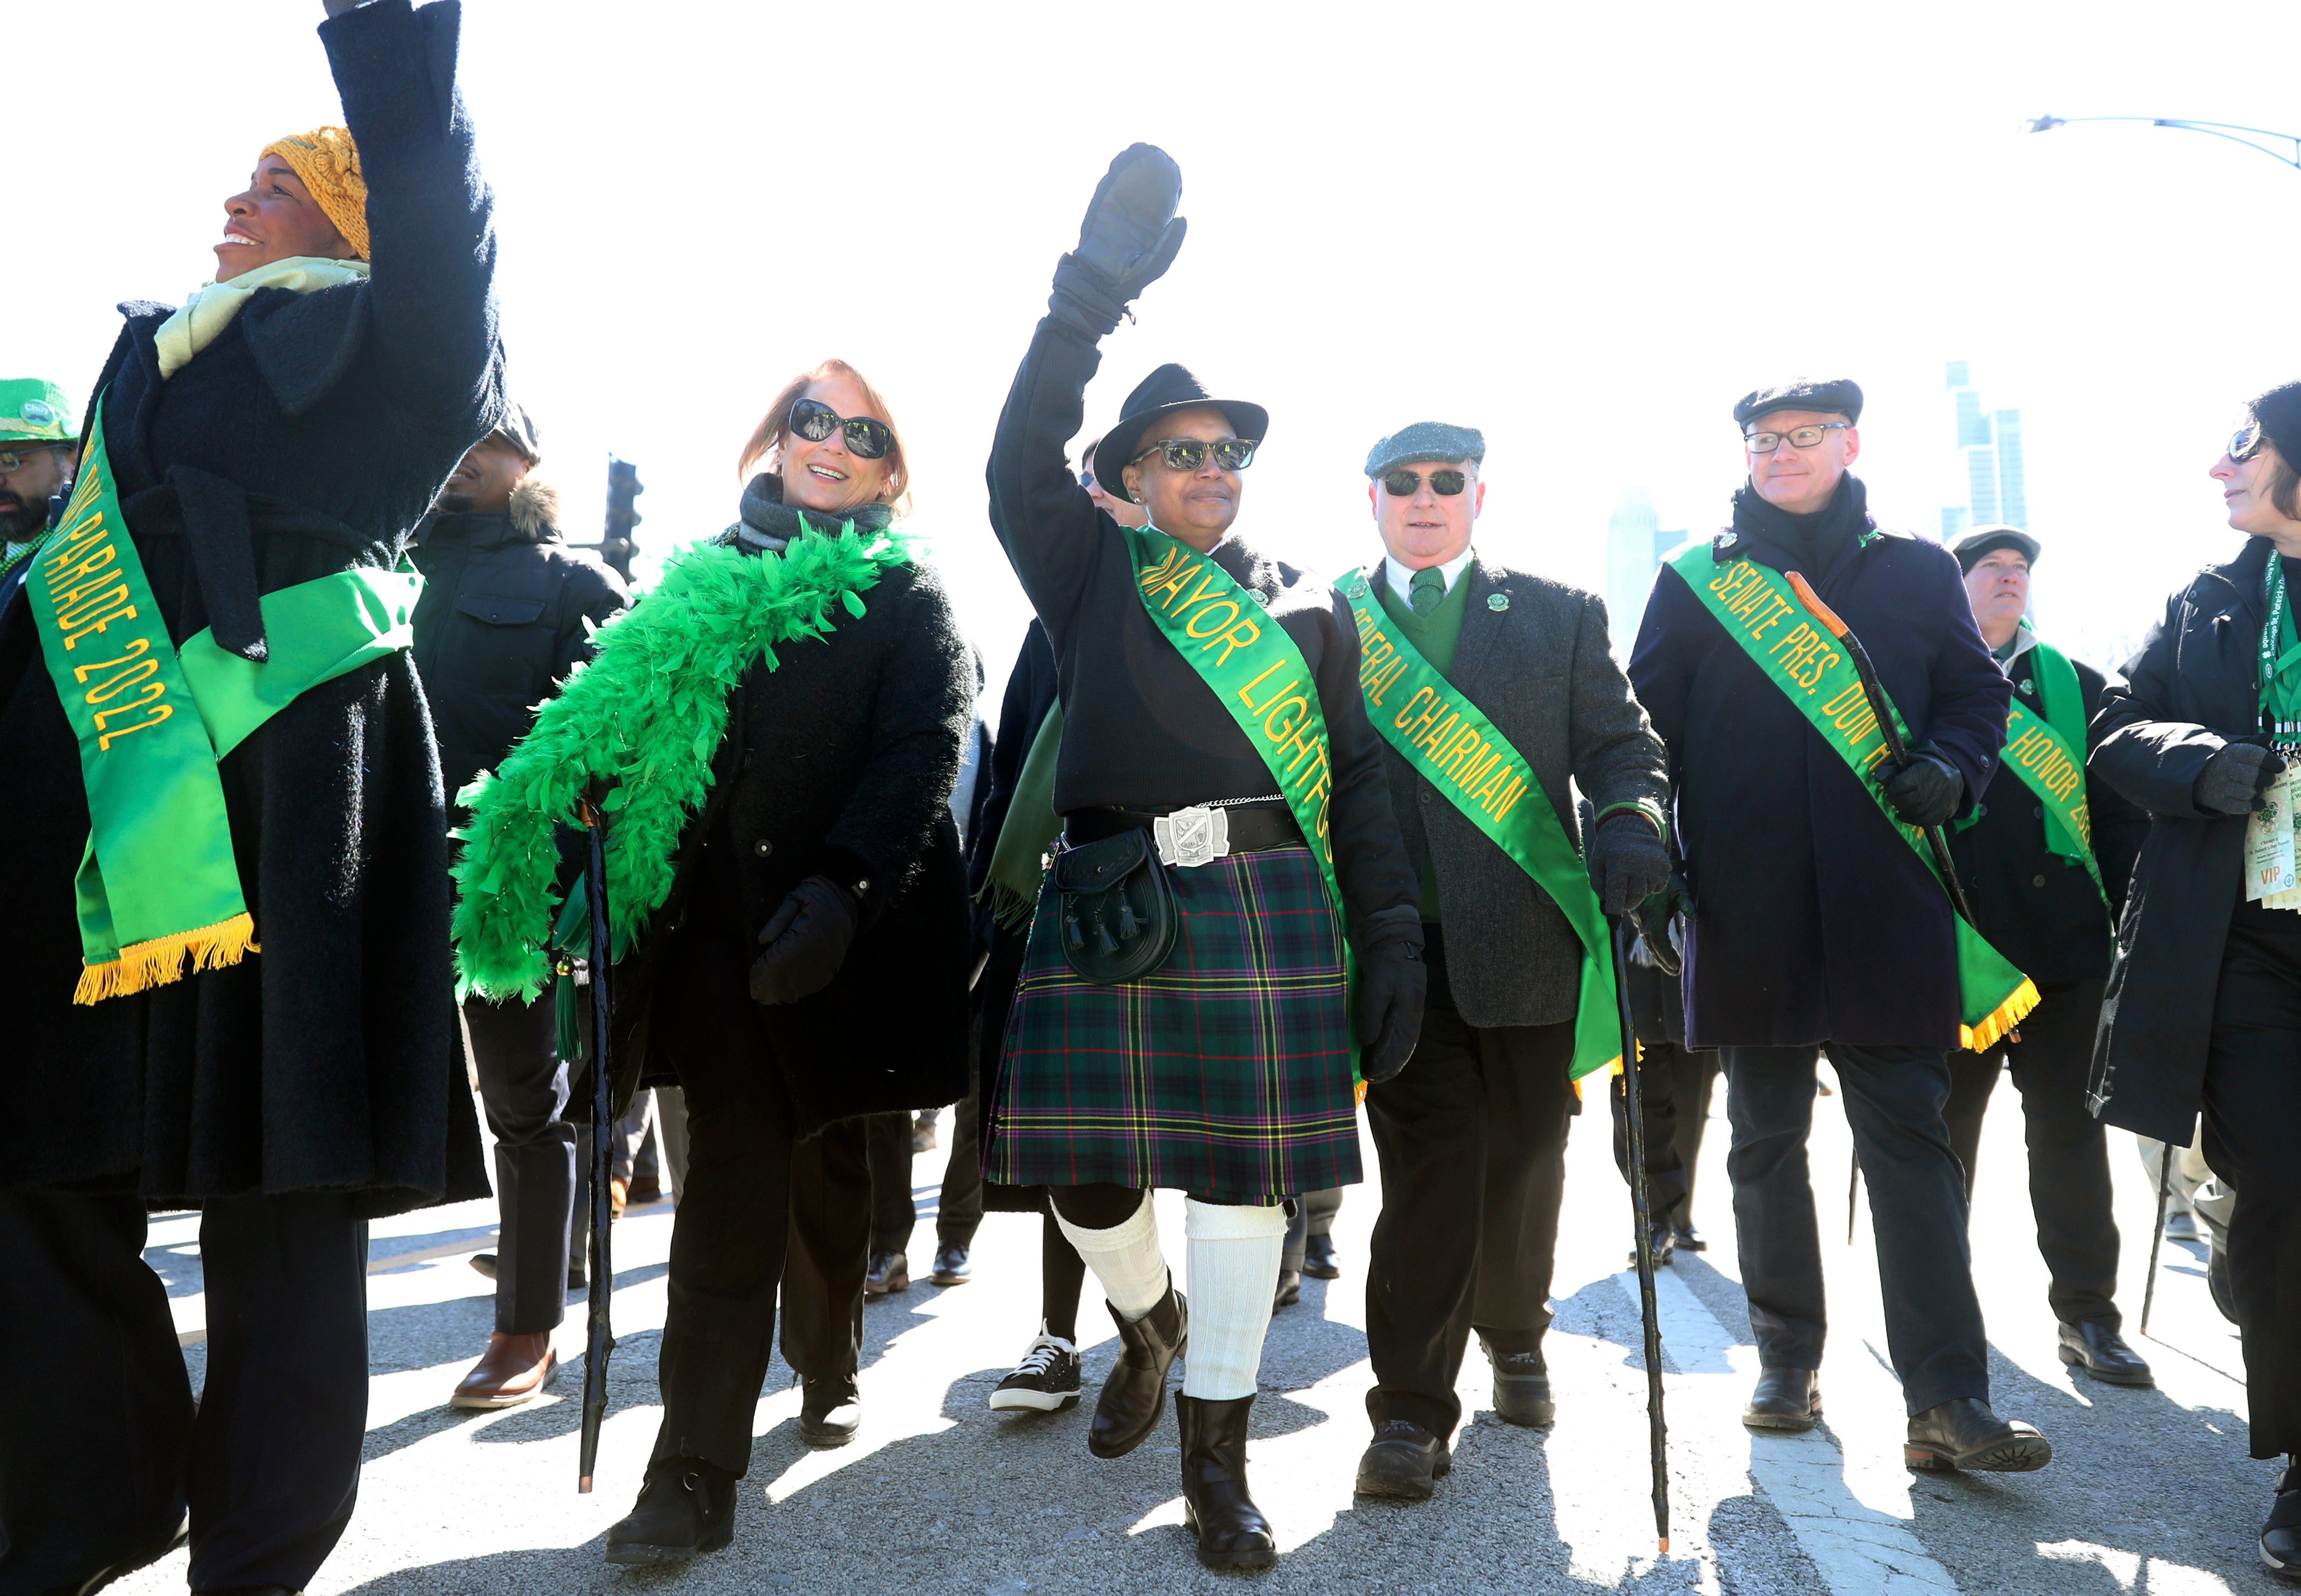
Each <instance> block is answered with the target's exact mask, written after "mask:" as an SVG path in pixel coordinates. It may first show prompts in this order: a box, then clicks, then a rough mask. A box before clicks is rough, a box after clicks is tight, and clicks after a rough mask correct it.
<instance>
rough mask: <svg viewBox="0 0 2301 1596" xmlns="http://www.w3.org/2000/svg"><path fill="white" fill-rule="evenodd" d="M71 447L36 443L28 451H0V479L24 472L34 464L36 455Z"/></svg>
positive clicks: (59, 444)
mask: <svg viewBox="0 0 2301 1596" xmlns="http://www.w3.org/2000/svg"><path fill="white" fill-rule="evenodd" d="M65 447H70V446H68V445H65V444H61V443H36V444H34V445H33V446H32V447H30V448H28V449H5V450H0V477H4V476H8V475H11V474H12V473H13V472H20V471H21V470H23V469H24V468H25V467H26V466H27V465H29V464H31V463H32V456H33V455H47V454H53V453H54V452H55V451H56V450H57V449H61V448H65Z"/></svg>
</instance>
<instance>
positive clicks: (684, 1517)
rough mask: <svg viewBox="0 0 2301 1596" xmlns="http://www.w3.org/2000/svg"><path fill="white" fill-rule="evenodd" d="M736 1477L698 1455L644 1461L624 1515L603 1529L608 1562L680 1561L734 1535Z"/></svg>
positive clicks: (722, 1543) (728, 1540)
mask: <svg viewBox="0 0 2301 1596" xmlns="http://www.w3.org/2000/svg"><path fill="white" fill-rule="evenodd" d="M737 1478H738V1476H737V1475H732V1474H729V1473H728V1472H727V1471H726V1470H725V1469H724V1468H721V1467H720V1466H718V1465H716V1464H715V1463H707V1462H705V1461H704V1460H703V1459H702V1458H658V1459H657V1461H655V1462H653V1463H650V1464H648V1472H647V1483H646V1484H644V1485H642V1486H640V1500H639V1501H638V1503H637V1505H635V1506H634V1507H633V1508H632V1510H631V1513H630V1515H629V1516H628V1517H625V1518H624V1519H623V1521H622V1522H620V1523H618V1524H617V1525H615V1527H614V1528H612V1529H610V1530H609V1531H608V1532H607V1561H609V1562H611V1563H683V1562H685V1561H686V1560H687V1559H688V1558H691V1557H696V1556H699V1555H700V1554H701V1553H704V1552H707V1551H716V1550H719V1549H720V1548H721V1547H723V1546H724V1545H726V1544H727V1542H730V1541H732V1540H733V1539H734V1538H735V1484H736V1481H737Z"/></svg>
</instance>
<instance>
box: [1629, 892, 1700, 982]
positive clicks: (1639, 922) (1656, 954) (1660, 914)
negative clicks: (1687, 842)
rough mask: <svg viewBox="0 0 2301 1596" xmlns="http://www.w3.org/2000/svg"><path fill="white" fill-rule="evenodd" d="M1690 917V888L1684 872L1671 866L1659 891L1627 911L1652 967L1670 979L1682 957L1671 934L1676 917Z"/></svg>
mask: <svg viewBox="0 0 2301 1596" xmlns="http://www.w3.org/2000/svg"><path fill="white" fill-rule="evenodd" d="M1693 917H1694V891H1693V889H1692V888H1690V887H1688V886H1687V885H1686V873H1685V872H1683V871H1681V870H1679V869H1678V868H1677V867H1676V866H1674V865H1673V866H1672V867H1671V869H1670V873H1669V880H1668V881H1666V882H1663V883H1662V886H1661V890H1660V891H1658V892H1655V893H1653V894H1652V895H1651V896H1649V897H1648V898H1646V900H1645V901H1644V903H1642V904H1640V905H1638V906H1637V907H1636V908H1634V909H1632V910H1631V911H1630V924H1631V925H1632V926H1633V927H1635V928H1636V931H1637V933H1638V940H1639V941H1640V942H1641V943H1642V944H1643V945H1644V948H1645V951H1646V957H1647V958H1648V959H1649V960H1651V961H1652V962H1653V967H1654V968H1655V969H1657V970H1660V971H1661V973H1663V974H1665V975H1667V976H1669V978H1670V979H1671V980H1673V981H1675V980H1677V979H1678V972H1679V971H1680V970H1681V969H1683V968H1684V967H1685V964H1686V960H1685V958H1684V957H1683V956H1682V955H1681V954H1680V953H1679V951H1678V943H1677V942H1676V941H1675V940H1673V939H1672V936H1671V933H1672V932H1673V931H1675V930H1676V928H1677V925H1678V921H1679V920H1680V919H1687V920H1690V919H1692V918H1693Z"/></svg>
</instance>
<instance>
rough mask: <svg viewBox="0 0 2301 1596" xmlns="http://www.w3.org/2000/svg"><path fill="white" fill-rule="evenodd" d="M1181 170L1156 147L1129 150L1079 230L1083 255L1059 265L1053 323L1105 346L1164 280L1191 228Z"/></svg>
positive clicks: (1106, 177)
mask: <svg viewBox="0 0 2301 1596" xmlns="http://www.w3.org/2000/svg"><path fill="white" fill-rule="evenodd" d="M1182 203H1183V169H1182V168H1181V167H1179V166H1177V165H1176V164H1175V158H1174V157H1173V156H1172V155H1168V154H1167V152H1166V151H1165V150H1162V149H1160V148H1159V146H1157V145H1155V144H1131V145H1129V146H1126V148H1125V149H1124V150H1122V151H1121V152H1119V155H1118V158H1117V160H1115V161H1113V162H1111V163H1110V170H1109V171H1106V172H1105V173H1103V175H1102V181H1101V182H1100V183H1098V184H1096V185H1095V190H1094V197H1093V198H1092V199H1091V200H1089V201H1088V202H1087V207H1086V217H1085V219H1084V221H1081V222H1080V223H1079V241H1078V247H1077V248H1076V249H1075V250H1073V251H1072V252H1071V253H1070V254H1068V255H1065V256H1063V258H1062V259H1061V260H1060V261H1059V262H1058V263H1056V266H1055V291H1054V293H1053V294H1052V295H1051V296H1050V297H1049V298H1048V300H1047V309H1048V310H1049V311H1050V312H1051V313H1053V314H1054V316H1055V319H1056V320H1058V321H1059V322H1064V323H1066V324H1067V325H1068V326H1070V327H1072V328H1075V329H1076V330H1078V331H1080V332H1083V333H1084V334H1085V335H1086V336H1087V337H1088V338H1090V339H1093V338H1101V337H1103V336H1104V335H1105V334H1106V333H1108V332H1109V331H1110V330H1112V329H1113V328H1115V327H1117V325H1118V319H1119V317H1121V316H1122V315H1124V314H1125V313H1126V306H1127V305H1128V303H1129V302H1130V301H1132V300H1133V299H1134V297H1135V296H1137V295H1139V294H1140V293H1142V290H1143V289H1144V288H1149V287H1150V286H1151V284H1152V283H1154V282H1156V281H1158V280H1159V278H1161V277H1163V276H1164V275H1166V272H1167V267H1169V266H1171V265H1173V264H1174V263H1175V255H1176V251H1178V250H1180V249H1181V248H1182V247H1183V234H1184V230H1186V228H1187V226H1188V224H1187V223H1186V222H1184V220H1183V219H1182V218H1181V217H1180V216H1177V215H1176V214H1175V208H1176V206H1177V205H1181V204H1182Z"/></svg>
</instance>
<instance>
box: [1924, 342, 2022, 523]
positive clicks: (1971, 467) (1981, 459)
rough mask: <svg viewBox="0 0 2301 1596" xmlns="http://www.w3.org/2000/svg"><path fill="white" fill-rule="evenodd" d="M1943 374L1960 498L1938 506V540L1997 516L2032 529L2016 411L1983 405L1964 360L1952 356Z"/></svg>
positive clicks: (2019, 423)
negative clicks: (1961, 491)
mask: <svg viewBox="0 0 2301 1596" xmlns="http://www.w3.org/2000/svg"><path fill="white" fill-rule="evenodd" d="M1948 376H1949V390H1950V403H1951V410H1952V416H1953V420H1954V427H1955V430H1956V433H1957V452H1958V455H1959V464H1960V465H1961V467H1962V470H1961V471H1960V472H1959V473H1958V474H1959V475H1960V477H1962V479H1963V483H1964V488H1965V503H1963V504H1962V505H1945V506H1942V513H1941V538H1942V541H1943V542H1945V543H1947V542H1949V541H1951V540H1952V539H1954V538H1956V537H1958V536H1959V535H1960V534H1961V533H1962V532H1964V531H1966V530H1967V529H1968V528H1970V527H1977V526H1992V525H1996V524H1998V523H2000V522H2003V523H2006V524H2009V525H2012V526H2018V527H2021V528H2022V529H2023V530H2024V531H2028V530H2031V529H2030V527H2029V474H2028V472H2027V471H2026V470H2025V469H2024V467H2023V465H2022V461H2021V412H2020V411H2018V410H2000V411H1997V412H1996V413H1994V414H1993V413H1992V412H1990V411H1987V410H1985V409H1983V408H1982V406H1981V395H1980V393H1979V390H1977V389H1975V388H1974V386H1973V379H1972V368H1971V367H1970V365H1969V364H1968V363H1966V362H1965V361H1962V360H1953V361H1951V362H1950V363H1949V366H1948Z"/></svg>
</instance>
